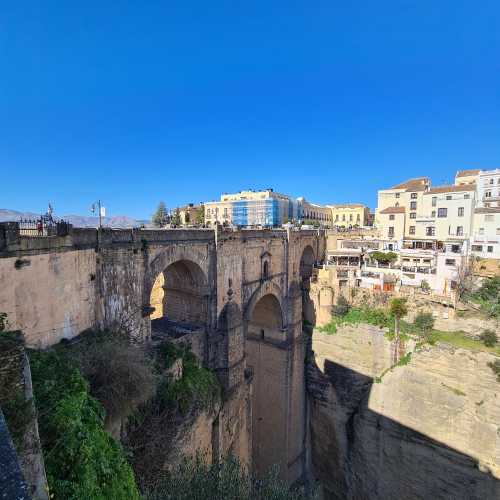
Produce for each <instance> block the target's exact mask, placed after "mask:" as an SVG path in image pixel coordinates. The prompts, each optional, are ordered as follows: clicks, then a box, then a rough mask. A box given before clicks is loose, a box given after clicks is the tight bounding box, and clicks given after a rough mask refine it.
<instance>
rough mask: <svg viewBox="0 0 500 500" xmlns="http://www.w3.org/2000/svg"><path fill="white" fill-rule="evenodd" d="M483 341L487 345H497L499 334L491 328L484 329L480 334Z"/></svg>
mask: <svg viewBox="0 0 500 500" xmlns="http://www.w3.org/2000/svg"><path fill="white" fill-rule="evenodd" d="M479 338H480V339H481V341H482V342H483V344H484V345H485V346H486V347H495V345H496V344H497V342H498V336H497V334H496V333H495V332H494V331H493V330H490V329H487V330H483V331H482V332H481V335H480V336H479Z"/></svg>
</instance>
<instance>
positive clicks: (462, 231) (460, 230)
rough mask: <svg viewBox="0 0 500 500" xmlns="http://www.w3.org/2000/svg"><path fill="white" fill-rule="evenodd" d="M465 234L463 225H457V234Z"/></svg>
mask: <svg viewBox="0 0 500 500" xmlns="http://www.w3.org/2000/svg"><path fill="white" fill-rule="evenodd" d="M463 235H464V228H463V226H457V236H463Z"/></svg>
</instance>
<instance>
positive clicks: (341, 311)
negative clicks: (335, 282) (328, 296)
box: [332, 295, 349, 316]
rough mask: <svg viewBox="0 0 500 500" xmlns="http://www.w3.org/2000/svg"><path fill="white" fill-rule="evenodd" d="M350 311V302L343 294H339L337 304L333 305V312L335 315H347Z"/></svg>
mask: <svg viewBox="0 0 500 500" xmlns="http://www.w3.org/2000/svg"><path fill="white" fill-rule="evenodd" d="M348 312H349V302H347V299H346V298H345V297H344V296H343V295H339V297H338V299H337V305H336V306H333V308H332V313H333V314H334V315H335V316H345V315H346V314H347V313H348Z"/></svg>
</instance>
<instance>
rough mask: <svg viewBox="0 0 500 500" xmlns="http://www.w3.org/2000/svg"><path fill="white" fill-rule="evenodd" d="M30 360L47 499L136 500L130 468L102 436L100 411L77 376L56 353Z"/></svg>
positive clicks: (116, 446)
mask: <svg viewBox="0 0 500 500" xmlns="http://www.w3.org/2000/svg"><path fill="white" fill-rule="evenodd" d="M29 357H30V364H31V373H32V378H33V389H34V395H35V401H36V408H37V412H38V424H39V431H40V438H41V442H42V449H43V454H44V459H45V468H46V472H47V479H48V483H49V488H50V492H51V498H52V495H53V498H55V499H64V500H80V499H92V500H107V499H111V498H112V499H115V500H122V499H123V500H129V499H131V500H139V498H140V496H139V493H138V490H137V487H136V484H135V480H134V475H133V472H132V469H131V467H130V466H129V464H128V463H127V461H126V459H125V455H124V452H123V450H122V448H121V446H120V445H119V443H117V442H116V441H115V440H114V439H113V438H112V437H111V436H109V435H108V434H107V433H106V432H105V431H104V428H103V422H104V410H103V408H102V406H101V405H100V404H99V403H98V402H97V401H96V400H95V399H94V398H93V397H91V396H90V394H89V385H88V383H87V382H86V380H85V379H84V378H83V377H82V375H81V373H80V371H79V370H78V369H77V368H76V367H75V365H74V364H73V363H72V362H71V361H70V360H68V359H67V358H64V357H63V356H61V355H59V354H57V353H56V352H42V351H31V352H30V356H29Z"/></svg>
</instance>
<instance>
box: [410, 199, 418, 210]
mask: <svg viewBox="0 0 500 500" xmlns="http://www.w3.org/2000/svg"><path fill="white" fill-rule="evenodd" d="M416 209H417V202H416V201H412V202H410V210H416Z"/></svg>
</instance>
